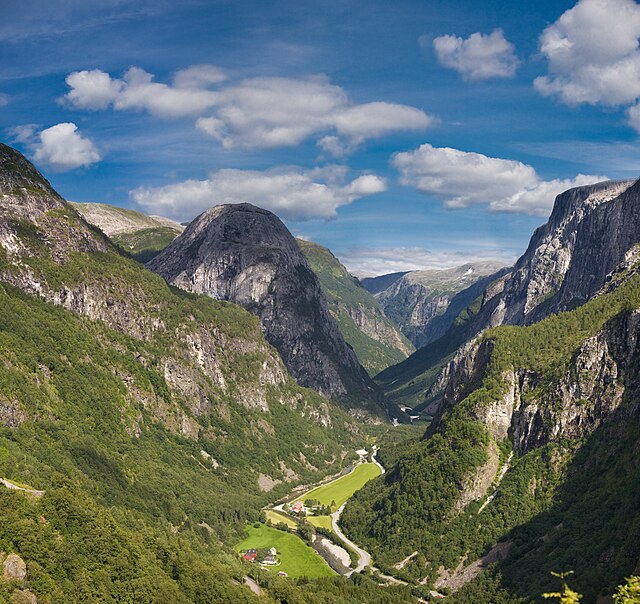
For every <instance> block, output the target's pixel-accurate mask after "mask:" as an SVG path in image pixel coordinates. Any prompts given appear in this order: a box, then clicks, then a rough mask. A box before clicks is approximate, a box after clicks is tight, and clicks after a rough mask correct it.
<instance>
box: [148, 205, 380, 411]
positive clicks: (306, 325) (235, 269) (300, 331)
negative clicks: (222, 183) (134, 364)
mask: <svg viewBox="0 0 640 604" xmlns="http://www.w3.org/2000/svg"><path fill="white" fill-rule="evenodd" d="M148 267H149V268H150V269H151V270H152V271H154V272H156V273H158V274H159V275H162V276H163V277H164V278H165V279H166V280H167V281H168V282H169V283H171V284H172V285H175V286H177V287H180V288H181V289H184V290H187V291H191V292H196V293H201V294H206V295H208V296H211V297H212V298H216V299H218V300H229V301H231V302H234V303H236V304H239V305H240V306H242V307H244V308H245V309H246V310H248V311H249V312H250V313H252V314H254V315H256V316H258V317H260V320H261V322H262V327H263V330H264V333H265V336H266V338H267V340H268V341H269V342H270V343H271V344H272V345H273V346H274V347H275V348H276V349H277V350H278V352H279V353H280V355H281V356H282V359H283V360H284V362H285V365H286V366H287V368H288V369H289V371H290V373H291V374H292V375H293V377H294V378H295V379H296V380H297V381H298V383H299V384H301V385H303V386H307V387H310V388H313V389H314V390H316V391H318V392H320V393H321V394H325V395H328V396H331V397H338V398H348V399H350V401H351V402H352V403H355V404H356V405H357V406H364V407H367V406H369V407H372V408H375V407H376V406H377V403H378V402H379V401H380V395H379V392H378V390H377V387H376V386H375V385H374V384H373V382H372V381H371V380H370V379H369V377H368V375H367V374H366V372H365V370H364V369H363V368H362V366H361V365H360V363H359V362H358V359H357V357H356V355H355V353H354V352H353V350H352V349H351V348H350V347H349V346H348V345H347V344H346V342H345V341H344V338H343V337H342V335H341V333H340V330H339V329H338V326H337V324H336V321H335V320H334V318H333V317H332V316H331V314H330V313H329V309H328V306H327V301H326V298H325V296H324V294H323V292H322V288H321V286H320V283H319V281H318V278H317V277H316V275H315V274H314V273H313V271H312V270H311V268H310V267H309V263H308V262H307V260H306V258H305V257H304V255H303V254H302V252H301V251H300V249H299V247H298V245H297V243H296V241H295V239H294V238H293V236H292V235H291V233H289V231H288V230H287V228H286V227H285V226H284V224H283V223H282V222H281V221H280V220H279V219H278V218H277V217H276V216H275V215H274V214H272V213H271V212H268V211H266V210H262V209H260V208H257V207H255V206H253V205H250V204H237V205H222V206H216V207H214V208H211V209H210V210H207V211H206V212H204V213H203V214H202V215H200V216H199V217H198V218H196V219H195V220H194V221H193V222H192V223H191V224H190V225H189V226H188V227H187V228H186V230H185V232H184V233H183V234H182V235H181V236H180V237H178V238H177V239H176V240H175V241H174V242H173V243H172V244H171V245H169V246H168V247H167V248H166V249H165V250H164V251H163V252H162V253H161V254H159V255H158V256H157V257H156V258H154V259H153V260H152V261H151V262H150V263H149V264H148Z"/></svg>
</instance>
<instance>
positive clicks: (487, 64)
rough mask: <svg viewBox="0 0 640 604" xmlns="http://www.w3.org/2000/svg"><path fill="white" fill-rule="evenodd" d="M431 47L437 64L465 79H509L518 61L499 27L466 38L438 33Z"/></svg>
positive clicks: (513, 48) (511, 45)
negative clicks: (487, 32) (489, 31)
mask: <svg viewBox="0 0 640 604" xmlns="http://www.w3.org/2000/svg"><path fill="white" fill-rule="evenodd" d="M433 48H434V50H435V52H436V56H437V58H438V62H439V63H440V65H442V66H443V67H447V68H448V69H454V70H455V71H457V72H458V73H459V74H460V75H461V76H462V77H463V79H465V80H488V79H490V78H512V77H514V76H515V74H516V69H517V67H518V64H519V60H518V58H517V57H516V54H515V47H514V46H513V44H511V42H509V41H508V40H507V39H506V38H505V37H504V32H503V31H502V30H501V29H496V30H495V31H493V32H491V33H490V34H482V33H480V32H476V33H475V34H471V35H470V36H469V37H468V38H466V39H464V38H459V37H458V36H453V35H447V36H440V37H438V38H435V39H434V41H433Z"/></svg>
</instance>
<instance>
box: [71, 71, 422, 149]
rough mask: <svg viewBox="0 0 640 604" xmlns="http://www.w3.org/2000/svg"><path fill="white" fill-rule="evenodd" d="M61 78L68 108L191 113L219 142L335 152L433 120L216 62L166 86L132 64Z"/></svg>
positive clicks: (305, 81) (318, 84) (320, 85)
mask: <svg viewBox="0 0 640 604" xmlns="http://www.w3.org/2000/svg"><path fill="white" fill-rule="evenodd" d="M66 82H67V84H68V85H69V87H70V88H71V90H70V91H69V92H68V93H67V94H66V95H65V96H64V97H63V98H64V101H65V102H66V103H68V104H70V105H71V106H73V107H76V108H78V109H88V110H99V109H107V108H108V107H112V108H113V109H115V110H116V111H124V110H144V111H148V112H149V113H151V114H153V115H156V116H159V117H164V118H181V117H193V118H196V127H197V128H198V129H199V130H200V131H201V132H203V133H204V134H206V135H208V136H211V137H212V138H214V139H216V140H218V141H219V142H220V144H221V145H222V146H223V147H224V148H233V147H240V148H263V149H265V148H273V147H285V146H295V145H298V144H299V143H301V142H302V141H304V140H306V139H307V138H309V137H311V136H316V135H317V136H319V137H321V140H322V141H324V142H323V143H319V144H320V146H321V147H322V148H323V149H324V150H325V151H327V152H328V153H331V154H332V155H335V156H340V155H343V154H345V153H346V152H348V151H349V150H352V149H353V148H354V147H355V146H357V145H358V144H360V143H361V142H362V141H364V140H366V139H370V138H376V137H381V136H384V135H387V134H389V133H393V132H399V131H406V130H421V129H424V128H426V127H427V126H429V125H430V124H431V123H432V122H433V118H432V117H431V116H428V115H427V114H426V113H425V112H424V111H422V110H421V109H417V108H415V107H410V106H407V105H401V104H397V103H386V102H371V103H364V104H359V105H358V104H353V103H351V102H350V101H349V98H348V96H347V94H346V92H345V91H344V90H343V89H342V88H341V87H339V86H335V85H333V84H331V83H330V82H329V81H328V80H327V79H326V78H325V77H308V78H281V77H260V78H247V79H244V80H240V81H237V82H231V83H230V82H227V81H226V75H225V74H224V72H223V71H222V70H221V69H219V68H218V67H216V66H213V65H194V66H191V67H188V68H186V69H183V70H181V71H178V72H177V73H176V74H174V76H173V80H172V83H171V84H165V83H161V82H156V81H154V77H153V75H152V74H150V73H148V72H146V71H144V70H143V69H140V68H139V67H131V68H130V69H129V70H128V71H127V72H125V74H124V75H123V76H122V78H112V77H111V76H110V75H109V74H108V73H106V72H104V71H101V70H99V69H94V70H91V71H77V72H73V73H71V74H69V75H68V76H67V78H66ZM214 87H215V88H214ZM212 88H214V89H212Z"/></svg>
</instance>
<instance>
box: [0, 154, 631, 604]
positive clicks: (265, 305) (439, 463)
mask: <svg viewBox="0 0 640 604" xmlns="http://www.w3.org/2000/svg"><path fill="white" fill-rule="evenodd" d="M0 200H1V202H0V359H1V361H0V479H2V482H0V509H2V510H3V512H2V519H3V522H0V563H2V564H3V568H4V572H5V579H2V578H0V601H5V600H6V601H8V602H9V601H11V602H22V601H28V602H38V601H42V602H47V601H52V602H53V601H59V602H67V601H82V602H85V601H86V602H91V601H110V602H111V601H112V602H120V601H131V602H139V601H140V602H152V601H165V602H178V603H181V604H188V603H189V602H211V603H213V602H254V601H256V602H257V601H259V598H258V597H257V596H255V597H254V594H252V593H251V592H250V591H249V589H248V588H246V587H245V586H243V585H242V584H241V582H242V579H243V577H244V576H245V574H246V573H248V572H251V573H253V574H255V576H256V577H257V579H259V581H260V582H261V586H262V589H263V596H262V600H263V601H265V602H278V601H284V600H286V601H291V602H311V603H313V604H321V603H322V602H325V601H328V600H327V597H330V598H331V601H335V602H342V601H344V602H368V603H369V602H383V601H384V602H386V601H403V602H404V601H411V600H412V599H413V600H417V599H418V598H419V597H420V598H422V600H423V601H424V600H425V599H426V598H432V597H436V596H437V597H439V596H440V595H444V594H448V596H447V599H448V600H449V601H451V602H453V603H454V604H469V603H470V602H473V603H474V604H516V603H517V604H524V603H525V602H526V603H530V602H538V601H541V600H540V597H541V594H542V593H543V592H549V591H555V590H556V589H557V585H556V579H555V578H554V577H553V576H552V575H551V572H558V571H561V572H564V571H567V570H573V571H575V575H573V576H572V579H571V581H572V583H571V584H572V586H574V587H576V588H577V589H578V591H580V592H582V593H584V594H585V601H589V602H605V601H607V602H608V601H610V596H611V594H612V593H613V590H614V588H615V586H616V585H618V584H619V583H621V582H622V581H623V580H624V579H625V577H628V576H631V575H633V574H636V575H637V574H640V546H639V544H640V515H639V512H638V501H640V453H639V452H640V181H622V182H605V183H600V184H597V185H591V186H586V187H578V188H575V189H571V190H569V191H566V192H565V193H563V194H561V195H559V196H558V197H557V198H556V201H555V205H554V209H553V212H552V214H551V216H550V218H549V220H548V222H547V223H546V224H545V225H543V226H542V227H540V228H539V229H537V230H536V231H535V232H534V234H533V236H532V238H531V241H530V244H529V246H528V248H527V250H526V252H525V253H524V254H523V255H522V256H521V257H520V259H519V260H518V261H517V262H516V264H515V265H514V266H513V267H511V268H501V267H499V266H497V265H495V264H493V265H492V264H487V263H471V264H468V265H465V266H462V267H458V268H456V269H452V270H449V271H419V272H415V271H414V272H408V273H397V274H393V275H384V276H382V277H378V278H374V279H366V280H363V284H364V286H365V287H367V288H368V289H369V291H367V290H366V289H365V288H364V287H362V285H361V283H360V282H358V280H357V279H355V278H354V277H352V276H351V275H349V273H348V272H347V270H346V269H345V267H344V266H343V265H342V264H341V263H340V262H339V261H338V260H337V258H336V257H335V256H333V254H331V252H330V251H329V250H327V249H326V248H324V247H322V246H319V245H317V244H315V243H310V242H304V241H297V240H295V239H294V238H293V236H292V235H291V233H290V232H289V231H288V230H287V228H286V227H285V226H284V224H283V223H282V222H281V221H280V220H279V219H278V218H277V217H276V216H275V215H274V214H272V213H271V212H268V211H266V210H263V209H261V208H259V207H256V206H253V205H250V204H238V205H223V206H216V207H213V208H211V209H210V210H208V211H206V212H205V213H203V214H202V215H200V216H199V217H197V218H196V219H195V220H194V221H192V222H191V223H190V224H189V225H188V226H187V227H186V228H184V229H183V228H182V227H181V226H180V225H177V224H175V223H172V222H170V221H167V220H166V219H162V218H159V217H146V216H144V215H142V214H139V213H136V212H131V211H128V210H123V209H120V208H113V207H110V206H105V205H102V204H70V203H68V202H66V201H65V200H64V199H62V197H61V196H60V195H59V194H58V193H56V191H54V190H53V188H52V187H51V185H50V184H49V183H48V182H47V181H46V179H44V178H43V176H42V175H41V174H40V173H39V172H38V171H37V170H36V169H35V167H34V166H33V165H32V164H31V163H30V162H28V161H27V160H26V158H24V157H23V156H22V155H21V154H20V153H18V152H17V151H15V150H14V149H12V148H10V147H8V146H6V145H3V144H0ZM145 254H146V256H145ZM132 256H134V257H135V258H138V260H144V259H145V258H151V259H150V260H149V261H148V262H147V265H146V266H147V267H148V268H147V267H145V266H144V265H143V264H141V262H140V261H136V260H135V259H134V258H133V257H132ZM149 269H152V270H149ZM156 273H157V274H156ZM395 321H398V324H396V323H395ZM400 328H402V330H404V332H405V334H409V335H410V336H411V338H413V339H414V340H415V341H416V342H418V344H420V343H425V345H423V346H421V347H419V348H418V349H417V350H415V352H413V351H412V344H411V342H409V340H408V339H406V337H405V335H403V333H402V331H401V329H400ZM407 355H409V356H408V357H407ZM405 357H407V358H405ZM365 369H366V370H365ZM380 369H381V370H382V371H381V372H380V373H378V374H377V375H375V379H374V380H372V379H371V377H370V376H371V375H373V374H374V373H376V371H378V370H380ZM400 405H403V406H404V405H408V406H409V407H410V408H412V409H413V412H412V415H419V416H421V418H423V419H424V418H427V419H428V423H426V422H425V423H423V425H424V429H420V427H419V426H418V427H416V426H401V427H397V428H392V427H391V422H390V421H389V420H390V419H392V418H396V417H398V418H400V419H404V420H406V421H408V417H406V416H403V415H402V413H401V412H400V411H399V406H400ZM374 440H375V441H376V442H377V443H378V444H379V445H380V450H379V453H378V455H379V458H380V460H381V462H382V463H383V464H384V466H385V468H386V472H385V473H384V475H382V476H381V477H379V478H377V479H374V480H372V481H371V482H369V483H367V484H366V485H365V486H364V487H363V488H362V489H360V490H359V491H358V492H357V493H356V494H355V495H354V496H353V497H352V498H351V499H349V501H348V503H347V506H346V508H345V510H344V512H343V514H342V517H341V520H340V522H341V523H342V524H343V529H344V530H345V532H348V535H349V538H350V539H351V540H353V541H354V542H355V543H357V544H358V545H359V546H360V547H364V548H366V550H367V551H370V552H371V553H372V554H373V560H374V562H375V565H376V568H378V569H379V570H380V571H381V572H382V574H383V575H386V576H389V575H393V576H394V577H395V579H394V581H396V582H397V581H399V582H400V583H396V585H395V586H394V587H381V586H380V585H379V584H378V583H379V578H380V575H375V578H373V579H372V578H369V577H368V576H367V575H366V574H363V575H358V576H357V578H356V579H355V580H354V579H353V578H351V579H345V578H341V577H334V578H328V579H322V580H311V579H309V580H306V579H305V580H304V581H301V582H296V581H295V580H291V579H289V578H281V577H274V576H268V575H266V574H264V573H262V572H261V571H256V570H254V569H253V568H252V569H251V570H247V567H246V566H243V565H242V563H241V561H240V560H239V559H238V556H237V555H236V554H235V553H234V552H233V551H232V549H231V547H232V546H233V545H234V544H236V543H239V542H240V540H241V535H242V532H243V528H244V526H245V524H246V523H247V522H251V523H255V522H258V521H260V520H263V521H264V517H263V514H262V512H261V509H262V508H263V506H265V505H266V504H267V503H273V502H274V501H277V500H278V499H279V498H281V497H283V496H284V495H285V494H286V493H289V492H290V489H291V487H292V486H294V485H297V484H302V483H305V484H309V483H311V482H314V481H316V480H319V479H322V478H324V477H326V476H327V475H330V474H333V473H336V472H338V471H341V470H343V469H344V468H345V467H346V466H348V465H349V464H351V463H352V461H353V460H355V458H356V453H355V450H356V449H359V448H361V447H362V446H364V444H365V443H368V444H370V443H371V442H373V441H374ZM6 485H12V487H11V488H6ZM16 487H17V488H16ZM256 572H257V574H256ZM402 582H404V583H406V585H405V586H402ZM394 598H395V599H394ZM605 598H606V599H605Z"/></svg>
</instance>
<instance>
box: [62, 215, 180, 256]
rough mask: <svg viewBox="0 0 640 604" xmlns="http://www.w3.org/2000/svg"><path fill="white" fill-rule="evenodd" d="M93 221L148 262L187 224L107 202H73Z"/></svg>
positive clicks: (125, 247)
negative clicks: (183, 224)
mask: <svg viewBox="0 0 640 604" xmlns="http://www.w3.org/2000/svg"><path fill="white" fill-rule="evenodd" d="M72 205H73V207H74V208H75V209H76V210H77V211H78V212H79V213H80V214H81V215H82V217H83V218H84V219H85V220H86V221H87V222H88V223H90V224H93V225H95V226H97V227H98V228H99V229H100V230H101V231H102V232H103V233H104V234H105V235H107V236H108V237H109V238H110V239H111V241H113V243H115V244H116V245H118V246H120V247H121V248H122V249H123V250H125V251H126V252H128V253H129V254H131V255H132V256H133V257H134V258H135V259H136V260H139V261H140V262H148V261H149V260H151V258H153V257H154V256H155V255H156V254H158V253H159V252H160V251H161V250H163V249H164V248H165V247H167V246H168V245H169V244H170V243H171V242H172V241H173V240H174V239H175V238H176V237H177V236H178V235H179V234H180V233H182V231H184V226H182V225H181V224H179V223H177V222H174V221H173V220H169V219H168V218H163V217H162V216H147V215H146V214H141V213H140V212H135V211H134V210H128V209H125V208H119V207H117V206H110V205H107V204H104V203H72Z"/></svg>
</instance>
